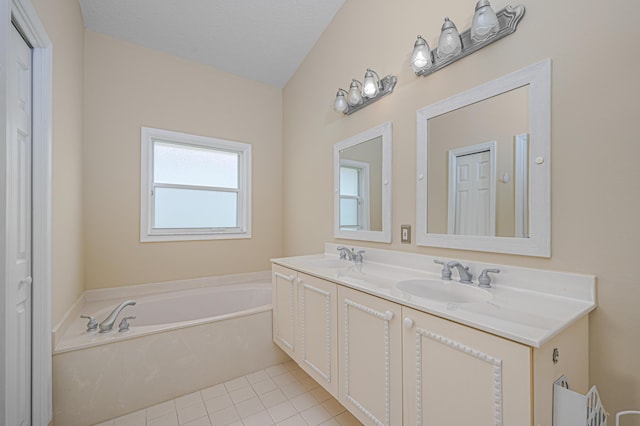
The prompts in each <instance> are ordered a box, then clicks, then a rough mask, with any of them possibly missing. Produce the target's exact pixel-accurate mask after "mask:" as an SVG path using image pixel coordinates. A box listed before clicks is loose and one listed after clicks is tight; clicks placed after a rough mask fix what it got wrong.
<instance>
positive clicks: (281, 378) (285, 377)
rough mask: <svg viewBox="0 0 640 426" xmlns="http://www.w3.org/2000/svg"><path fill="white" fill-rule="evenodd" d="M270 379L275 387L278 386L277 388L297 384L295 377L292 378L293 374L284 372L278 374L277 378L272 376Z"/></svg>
mask: <svg viewBox="0 0 640 426" xmlns="http://www.w3.org/2000/svg"><path fill="white" fill-rule="evenodd" d="M271 379H272V380H273V381H274V382H275V383H276V385H278V386H279V387H283V386H286V385H288V384H290V383H297V382H298V381H297V380H296V378H295V377H293V374H291V373H289V372H286V373H283V374H280V375H278V376H273V377H272V378H271Z"/></svg>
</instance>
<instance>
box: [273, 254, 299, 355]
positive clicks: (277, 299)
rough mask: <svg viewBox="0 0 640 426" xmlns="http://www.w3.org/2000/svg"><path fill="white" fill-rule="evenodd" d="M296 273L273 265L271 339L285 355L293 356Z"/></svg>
mask: <svg viewBox="0 0 640 426" xmlns="http://www.w3.org/2000/svg"><path fill="white" fill-rule="evenodd" d="M296 279H297V274H296V272H295V271H292V270H290V269H287V268H283V267H281V266H278V265H274V266H273V269H272V279H271V283H272V294H271V299H272V301H271V304H272V306H273V341H274V342H275V344H276V345H278V346H279V347H280V348H281V349H282V350H283V351H284V352H285V353H286V354H287V355H289V356H290V357H292V358H295V350H296V347H295V346H296V337H295V324H296V297H297V289H296Z"/></svg>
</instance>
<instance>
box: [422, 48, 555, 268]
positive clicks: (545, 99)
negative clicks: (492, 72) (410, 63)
mask: <svg viewBox="0 0 640 426" xmlns="http://www.w3.org/2000/svg"><path fill="white" fill-rule="evenodd" d="M550 80H551V61H550V60H546V61H543V62H540V63H538V64H535V65H532V66H530V67H527V68H524V69H522V70H520V71H516V72H514V73H512V74H509V75H507V76H504V77H502V78H499V79H497V80H495V81H492V82H489V83H487V84H484V85H482V86H478V87H476V88H474V89H472V90H470V91H468V92H465V93H462V94H459V95H456V96H453V97H451V98H449V99H446V100H444V101H442V102H438V103H436V104H434V105H431V106H429V107H426V108H423V109H421V110H419V111H418V112H417V120H418V129H417V149H418V152H417V154H418V155H417V156H418V164H417V177H418V180H417V199H416V201H417V223H416V233H417V237H416V242H417V244H418V245H423V246H433V247H447V248H458V249H466V250H478V251H490V252H499V253H511V254H524V255H531V256H541V257H549V256H550V219H549V218H550V196H549V185H550V158H549V153H550V115H551V114H550V107H551V105H550V101H551V95H550V91H551V90H550V84H551V83H550Z"/></svg>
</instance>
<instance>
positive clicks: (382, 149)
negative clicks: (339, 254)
mask: <svg viewBox="0 0 640 426" xmlns="http://www.w3.org/2000/svg"><path fill="white" fill-rule="evenodd" d="M390 169H391V123H386V124H384V125H382V126H379V127H376V128H373V129H370V130H368V131H366V132H363V133H361V134H359V135H356V136H353V137H351V138H349V139H346V140H344V141H342V142H340V143H337V144H336V145H335V147H334V180H335V185H336V188H335V197H334V236H335V237H336V238H350V239H355V240H368V241H382V242H390V241H391V223H390V221H391V206H390V199H391V196H390V194H391V183H390V175H391V173H390Z"/></svg>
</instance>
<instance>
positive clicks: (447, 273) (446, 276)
mask: <svg viewBox="0 0 640 426" xmlns="http://www.w3.org/2000/svg"><path fill="white" fill-rule="evenodd" d="M433 263H437V264H438V265H442V271H440V275H441V277H440V278H442V279H443V280H445V281H451V268H449V265H447V263H446V262H445V261H444V260H440V259H435V260H434V261H433Z"/></svg>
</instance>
